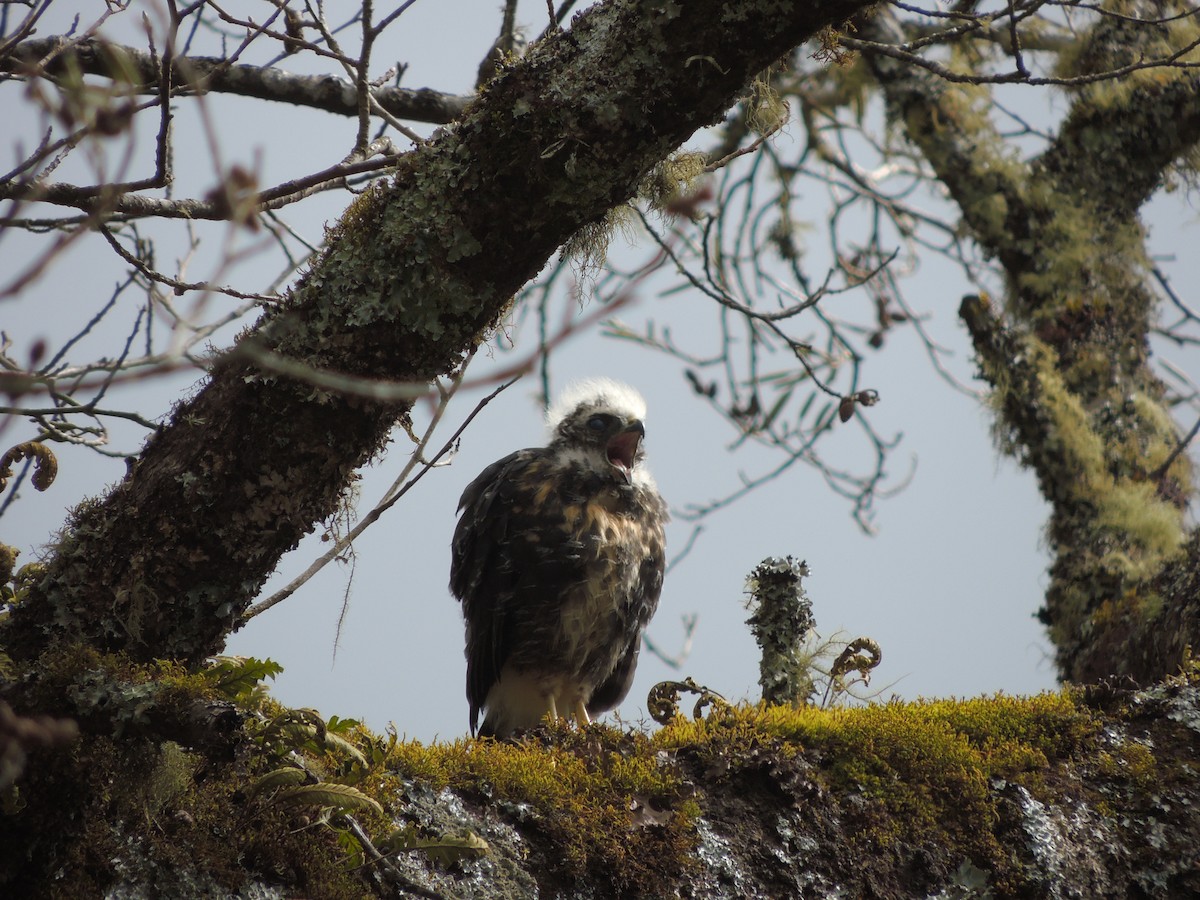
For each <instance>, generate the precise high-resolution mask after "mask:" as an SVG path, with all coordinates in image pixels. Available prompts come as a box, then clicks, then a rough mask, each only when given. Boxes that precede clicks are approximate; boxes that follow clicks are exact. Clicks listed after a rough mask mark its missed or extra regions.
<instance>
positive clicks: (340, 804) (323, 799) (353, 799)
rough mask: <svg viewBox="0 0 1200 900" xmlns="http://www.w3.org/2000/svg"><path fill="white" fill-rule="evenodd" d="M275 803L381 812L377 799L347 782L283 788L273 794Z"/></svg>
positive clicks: (381, 808)
mask: <svg viewBox="0 0 1200 900" xmlns="http://www.w3.org/2000/svg"><path fill="white" fill-rule="evenodd" d="M275 802H276V803H284V804H287V805H288V806H328V807H332V808H334V809H337V810H342V811H347V810H352V809H369V810H372V811H374V812H377V813H379V814H380V815H382V814H383V807H382V806H380V805H379V801H377V800H375V799H373V798H371V797H368V796H367V795H366V794H364V793H363V792H362V791H360V790H359V789H358V788H353V787H350V785H348V784H329V783H326V782H322V783H321V784H304V785H299V786H297V787H289V788H284V789H283V790H281V791H280V792H279V793H278V794H276V795H275Z"/></svg>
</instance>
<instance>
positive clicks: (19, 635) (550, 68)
mask: <svg viewBox="0 0 1200 900" xmlns="http://www.w3.org/2000/svg"><path fill="white" fill-rule="evenodd" d="M863 6H864V3H863V2H862V0H836V2H826V3H811V2H803V3H801V2H798V0H797V2H795V3H785V4H783V5H782V6H781V5H780V4H779V3H776V2H767V0H757V2H744V3H740V4H738V5H737V7H736V9H735V8H734V7H730V6H729V5H728V4H725V3H723V2H718V0H705V2H691V3H687V4H667V5H664V6H661V7H659V6H653V5H646V4H643V3H640V2H634V0H620V2H609V3H602V4H599V5H597V6H595V7H592V8H591V9H589V10H588V11H587V12H585V13H583V14H581V15H580V16H579V17H577V19H576V20H575V22H574V23H573V28H572V29H571V30H570V31H569V32H556V33H554V34H552V35H551V36H550V37H548V38H547V39H546V40H544V41H542V42H540V43H539V44H538V45H537V46H536V47H534V48H533V49H532V50H531V52H530V53H529V54H528V56H527V57H526V58H525V60H524V61H523V62H522V63H521V64H519V65H517V66H515V67H514V68H512V69H510V70H508V71H506V72H503V73H501V74H500V75H498V76H497V77H496V79H494V80H493V81H492V82H491V84H490V85H489V89H488V92H487V94H486V96H485V97H484V98H483V99H481V100H480V102H479V103H477V104H476V105H475V106H473V107H472V108H471V110H470V111H469V112H468V113H467V114H466V116H465V117H464V118H463V119H461V120H460V121H458V122H457V123H456V124H455V125H454V126H452V127H450V128H448V129H447V130H446V131H445V133H443V134H442V135H441V136H440V137H439V138H438V139H437V140H434V141H431V142H429V143H428V144H425V145H422V146H421V147H419V148H417V149H416V150H415V151H414V152H412V153H411V154H409V155H408V156H406V157H403V158H402V159H401V160H400V161H399V163H398V166H397V174H396V178H395V181H394V183H393V184H391V185H390V186H387V187H384V186H381V185H380V186H377V187H376V188H375V189H373V190H371V191H369V192H367V193H366V194H364V195H363V196H361V197H360V198H358V199H357V200H356V201H355V203H354V204H353V205H352V206H351V207H350V209H349V210H348V211H347V213H346V214H345V216H344V217H343V219H342V221H341V222H340V224H339V225H338V226H337V227H336V228H335V229H333V230H332V232H331V234H330V240H329V245H328V248H327V249H326V251H325V252H324V253H323V254H322V255H321V257H320V258H319V259H318V260H316V261H315V262H314V264H313V265H312V267H311V269H310V270H309V271H308V272H307V274H306V275H305V276H304V277H303V278H302V279H301V281H300V282H299V283H298V284H297V285H296V286H295V287H294V288H293V290H292V292H291V294H290V296H289V298H288V299H287V300H286V302H285V303H283V304H281V305H280V307H279V308H278V309H276V310H272V311H270V312H268V313H267V314H266V316H265V317H264V319H263V321H262V323H261V324H260V325H259V326H258V327H257V328H256V329H255V330H254V331H253V332H252V335H251V338H252V339H253V340H255V341H259V342H261V343H262V345H263V346H264V347H266V348H267V349H269V350H271V351H272V352H275V353H280V354H284V355H288V356H292V357H294V358H295V359H297V360H298V361H300V362H302V363H304V364H305V365H307V366H309V367H312V368H315V369H318V370H328V371H332V372H339V373H343V374H347V375H353V376H360V377H370V378H380V379H387V380H393V381H402V382H415V381H428V380H430V379H432V378H434V377H435V376H437V375H439V374H443V373H445V372H447V371H449V370H450V369H451V368H452V367H453V366H454V365H455V364H456V363H457V361H458V360H459V359H460V358H461V356H462V354H463V353H464V352H465V351H467V350H468V349H469V348H471V347H473V346H475V345H476V344H477V343H479V342H480V341H481V340H482V339H483V338H484V337H486V335H487V334H488V333H489V332H490V330H491V328H492V327H493V326H494V325H495V324H496V323H497V322H498V321H499V320H500V318H501V317H502V316H503V315H504V314H505V312H506V311H507V309H508V308H509V305H510V303H511V298H512V296H513V295H514V293H515V292H516V291H517V289H518V288H519V287H520V286H521V285H522V284H523V283H524V282H525V281H526V280H527V279H528V278H529V277H531V276H532V275H533V274H535V273H536V272H537V271H538V270H539V269H540V268H541V267H542V266H543V265H544V264H545V262H546V260H547V259H548V258H549V257H550V255H551V254H552V253H553V252H554V251H555V250H556V249H557V248H558V246H559V245H560V244H561V243H562V242H563V241H564V240H565V239H566V238H568V237H569V236H570V235H572V234H573V233H574V232H576V231H577V230H578V229H579V228H581V227H582V226H584V225H588V224H592V223H596V222H598V221H600V220H601V219H602V218H603V217H604V215H605V214H606V212H607V211H608V210H609V209H610V208H612V207H613V206H614V205H615V204H619V203H622V202H624V201H625V200H626V199H627V198H629V197H630V196H632V195H633V193H634V192H635V190H636V189H637V186H638V185H639V183H640V182H641V181H642V180H643V179H644V177H645V176H646V174H647V172H648V171H649V170H650V169H651V167H652V166H654V165H655V164H656V163H657V162H659V161H660V160H662V159H663V158H664V157H665V156H666V155H667V154H668V153H669V152H670V151H671V150H673V149H674V148H676V147H677V146H679V144H680V143H681V142H682V141H684V140H686V139H687V138H688V137H689V136H690V135H691V134H692V133H693V132H694V131H695V129H696V128H698V127H700V126H702V125H706V124H710V123H712V122H715V121H718V120H719V119H720V118H721V116H722V115H723V114H724V112H725V111H726V110H727V109H728V108H729V106H730V105H731V103H732V102H733V101H734V99H735V98H736V96H737V94H738V92H739V91H740V90H742V89H743V87H744V86H745V85H746V84H747V83H748V82H749V81H750V79H751V78H752V77H753V76H754V74H755V73H757V72H758V71H760V70H761V69H762V68H764V67H765V66H767V65H768V64H770V63H771V62H772V61H774V60H775V59H777V58H779V57H780V56H781V55H783V54H784V53H786V52H788V51H789V50H790V49H791V48H793V47H794V46H796V45H797V44H799V43H800V42H801V41H803V40H805V39H806V38H808V37H809V36H811V35H813V34H814V33H815V32H816V31H817V30H819V29H820V28H822V27H824V26H827V25H830V24H836V23H837V22H839V21H840V20H842V19H844V18H846V17H847V16H849V15H852V14H853V13H854V12H856V11H857V10H859V9H861V8H862V7H863ZM634 51H636V52H634ZM406 409H407V404H405V403H403V402H390V403H389V402H376V401H368V400H361V399H356V398H347V397H341V396H338V395H335V394H331V393H328V392H325V391H322V390H318V389H316V388H314V387H313V386H312V385H311V384H308V383H306V382H303V381H294V380H290V379H288V378H286V377H283V376H277V375H273V374H271V373H266V372H263V371H262V370H260V369H259V368H257V367H256V366H255V365H254V364H253V363H252V362H250V361H247V360H246V358H245V357H244V356H239V355H236V354H235V355H232V356H230V357H229V358H227V359H226V360H224V361H222V362H219V363H218V364H217V365H216V366H215V367H214V371H213V374H212V377H211V380H210V382H209V383H208V384H207V385H206V386H205V388H204V389H203V390H201V391H200V392H199V394H197V396H196V397H195V398H193V399H192V400H191V401H189V402H187V403H185V404H183V405H182V406H181V407H180V408H179V409H178V410H177V411H176V413H175V415H174V418H173V419H172V421H171V423H170V424H168V425H167V426H166V427H165V428H164V429H163V430H162V431H161V432H159V433H158V434H156V435H155V436H154V437H153V438H152V440H151V441H150V443H149V444H148V446H147V447H146V449H145V451H144V452H143V454H142V457H141V459H140V461H139V463H138V465H137V466H136V467H135V468H134V470H133V471H132V472H131V474H130V476H129V478H128V479H127V480H126V481H125V482H124V483H123V484H121V485H120V486H118V487H117V488H116V489H115V490H113V491H112V492H111V493H110V494H109V495H108V496H107V497H106V498H104V499H103V500H102V501H99V502H97V503H94V504H88V505H85V506H84V507H82V508H81V509H80V510H78V511H77V514H76V517H75V521H74V523H73V528H72V529H71V530H70V531H69V533H68V535H67V537H66V538H65V539H64V540H63V542H62V543H61V544H60V545H59V546H58V547H57V549H56V551H55V552H54V555H53V556H52V558H51V559H50V560H49V563H48V568H47V573H46V577H45V578H44V579H43V580H42V581H41V582H40V583H39V585H38V587H37V588H36V590H35V591H34V592H33V596H31V597H30V598H29V600H27V601H26V602H24V603H22V604H21V606H20V607H19V609H18V610H17V612H16V613H15V614H14V617H13V621H12V623H11V624H10V627H9V629H8V631H9V634H8V635H6V638H7V643H8V644H9V647H10V648H11V651H12V653H13V655H14V656H21V657H23V658H29V657H31V656H34V655H36V654H38V653H39V652H40V651H41V650H42V649H44V648H45V647H46V646H47V645H48V644H51V643H54V642H56V641H59V640H65V641H72V640H83V641H86V642H88V643H91V644H93V645H95V646H98V647H101V648H104V649H109V650H125V651H128V652H129V653H131V654H133V655H134V656H136V657H140V658H153V657H162V656H167V657H176V658H182V659H187V660H192V661H196V660H199V659H202V658H204V657H205V656H208V655H210V654H212V653H213V652H214V651H216V650H217V649H218V648H219V647H220V646H221V645H222V643H223V641H224V638H225V635H226V634H227V632H228V631H229V629H230V628H232V627H233V625H234V623H235V622H237V621H238V620H239V618H240V616H241V614H242V612H243V611H244V610H245V608H246V606H247V605H248V604H249V602H250V601H251V599H252V598H253V597H254V596H255V595H256V594H257V592H258V590H259V588H260V587H261V585H262V583H263V581H264V580H265V578H266V577H267V575H268V574H269V573H270V572H271V570H272V569H273V568H274V567H275V565H276V563H277V561H278V560H279V557H280V556H281V555H282V554H283V553H284V552H285V551H287V550H288V549H290V548H291V547H293V546H295V545H296V543H297V542H298V541H299V539H300V538H301V537H302V536H303V535H304V534H305V533H307V532H308V531H310V530H311V529H312V528H313V526H314V523H316V522H319V521H320V520H322V519H323V518H325V517H326V516H328V515H330V514H331V513H332V512H333V511H334V509H335V508H336V507H337V504H338V502H339V498H340V497H341V495H342V492H343V491H344V489H345V488H346V486H347V485H348V484H349V482H350V479H351V476H352V473H353V472H354V470H355V469H356V468H357V467H359V466H361V465H362V464H364V463H365V462H367V461H368V460H369V459H370V458H371V457H372V456H373V455H375V454H376V453H378V452H379V450H380V449H381V448H382V447H383V446H384V444H385V442H386V440H387V438H388V434H389V432H390V431H391V428H392V425H393V424H394V423H395V422H396V420H397V418H398V417H400V416H403V415H404V414H405V412H406Z"/></svg>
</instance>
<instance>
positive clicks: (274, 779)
mask: <svg viewBox="0 0 1200 900" xmlns="http://www.w3.org/2000/svg"><path fill="white" fill-rule="evenodd" d="M307 777H308V773H307V772H305V771H304V770H303V769H297V768H296V767H295V766H284V767H283V768H282V769H275V770H274V771H272V772H268V773H267V774H266V775H264V776H262V778H259V779H258V780H257V781H255V782H254V783H253V784H252V785H250V787H248V788H247V789H246V796H248V797H256V796H258V795H259V794H261V793H263V792H264V791H271V790H274V789H275V788H278V787H285V786H287V785H292V784H300V783H302V782H303V781H304V780H305V779H306V778H307Z"/></svg>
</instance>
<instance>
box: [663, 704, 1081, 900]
mask: <svg viewBox="0 0 1200 900" xmlns="http://www.w3.org/2000/svg"><path fill="white" fill-rule="evenodd" d="M1098 728H1099V723H1098V720H1097V719H1096V717H1095V716H1094V715H1093V714H1092V713H1091V712H1089V711H1088V710H1086V709H1085V708H1082V707H1081V706H1080V705H1079V704H1078V703H1077V702H1076V700H1075V698H1074V697H1073V696H1072V695H1070V694H1068V693H1046V694H1040V695H1038V696H1035V697H1027V698H1021V697H1008V696H1004V695H998V696H995V697H987V698H980V699H974V700H928V701H926V700H920V701H916V702H912V703H899V702H895V703H888V704H885V705H878V706H867V707H859V708H843V709H830V710H821V709H816V708H813V707H802V708H799V709H795V708H790V707H783V706H770V707H764V706H755V707H740V708H736V709H731V710H728V711H725V712H724V713H722V714H714V715H713V716H710V717H709V718H708V719H706V720H704V721H685V720H677V721H675V722H673V723H672V724H671V725H669V726H667V727H666V728H664V729H663V730H662V731H661V732H660V733H659V734H658V735H657V736H656V737H655V739H654V742H655V744H657V745H659V746H661V747H663V748H665V749H671V750H679V749H681V748H684V747H688V748H691V749H692V750H693V751H698V752H700V753H702V754H704V755H706V756H708V757H711V758H714V759H715V758H720V759H722V760H724V761H726V763H727V764H729V765H732V766H734V767H736V766H737V765H738V761H739V760H754V759H756V758H757V757H758V756H759V755H760V754H759V753H757V752H755V749H756V748H761V747H762V746H763V745H764V744H765V743H769V742H771V741H772V740H775V741H778V742H779V744H778V745H777V746H776V747H775V748H774V749H775V750H776V751H778V752H780V753H782V754H784V755H787V754H792V755H795V754H799V753H801V752H804V753H805V755H806V757H807V758H810V759H811V758H812V756H813V755H815V756H816V758H817V759H818V760H819V766H820V769H821V772H822V773H823V776H824V778H825V779H826V781H827V782H828V785H829V786H830V788H832V789H833V790H834V791H835V792H837V793H838V794H839V795H845V794H851V795H853V794H855V793H858V794H861V795H862V796H864V797H865V798H867V799H868V800H869V801H872V802H873V803H874V804H875V809H876V810H877V814H875V815H873V816H867V817H865V818H864V820H863V822H862V826H861V828H860V829H859V830H858V831H857V832H856V833H855V834H853V836H852V840H853V841H854V843H855V844H856V845H857V846H859V847H860V848H861V850H862V851H864V852H866V851H867V850H870V851H871V852H878V848H879V847H880V846H881V845H882V846H890V845H893V844H897V843H899V844H903V845H926V846H940V847H942V848H947V847H949V848H956V849H957V851H958V852H960V854H965V855H966V856H968V857H969V858H971V859H972V860H974V861H975V862H976V863H977V864H980V865H984V864H986V867H987V868H989V869H991V870H993V871H996V872H997V873H999V874H998V875H997V879H998V882H997V883H1003V881H1004V878H1005V877H1006V876H1005V875H1004V874H1003V873H1004V871H1005V869H1006V867H1007V866H1009V865H1010V861H1009V858H1008V853H1007V851H1006V850H1005V849H1004V847H1002V846H1001V845H1000V843H999V842H998V841H997V839H996V837H995V835H994V832H993V828H994V827H995V826H996V824H997V821H998V815H999V813H998V810H997V808H996V805H995V804H996V801H995V799H994V797H993V795H992V792H991V790H990V782H991V780H992V779H996V778H1003V779H1006V780H1009V781H1014V782H1017V783H1020V784H1022V785H1024V786H1025V787H1026V788H1027V789H1029V790H1030V791H1031V792H1033V793H1034V794H1035V795H1038V794H1042V795H1045V793H1046V792H1047V791H1048V788H1047V786H1046V785H1045V783H1044V775H1045V773H1046V772H1047V771H1048V770H1049V768H1050V766H1051V764H1052V763H1054V762H1057V761H1059V760H1061V759H1062V758H1063V757H1065V756H1068V755H1069V754H1071V753H1073V752H1074V751H1075V750H1077V749H1078V748H1079V747H1080V746H1081V744H1082V743H1083V742H1084V741H1085V740H1087V739H1088V738H1090V737H1091V736H1092V735H1094V734H1095V733H1096V732H1097V730H1098ZM1014 877H1015V876H1014Z"/></svg>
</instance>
